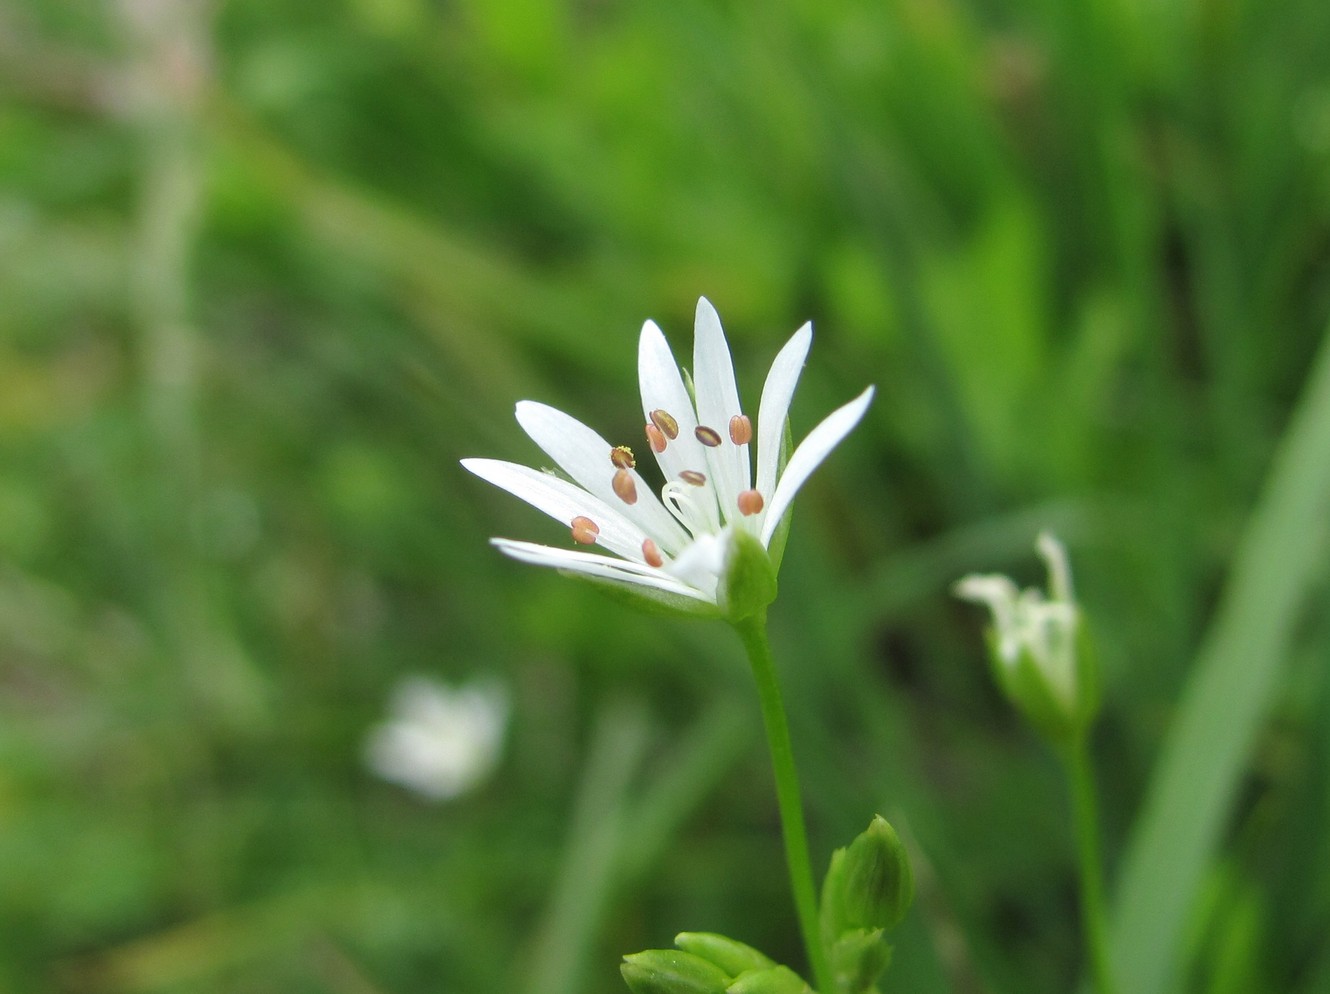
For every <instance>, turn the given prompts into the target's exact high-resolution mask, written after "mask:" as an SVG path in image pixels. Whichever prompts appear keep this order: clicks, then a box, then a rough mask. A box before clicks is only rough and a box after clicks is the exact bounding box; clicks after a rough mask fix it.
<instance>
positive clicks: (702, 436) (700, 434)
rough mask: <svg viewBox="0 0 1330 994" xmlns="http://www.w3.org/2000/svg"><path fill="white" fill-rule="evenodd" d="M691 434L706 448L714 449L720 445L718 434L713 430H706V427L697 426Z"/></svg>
mask: <svg viewBox="0 0 1330 994" xmlns="http://www.w3.org/2000/svg"><path fill="white" fill-rule="evenodd" d="M693 434H694V435H696V436H697V440H698V441H699V442H701V443H702V444H703V445H705V446H706V447H707V448H710V449H714V448H715V447H716V446H717V445H719V444H720V432H718V431H716V429H715V428H708V427H707V426H706V425H698V426H697V427H696V428H694V429H693Z"/></svg>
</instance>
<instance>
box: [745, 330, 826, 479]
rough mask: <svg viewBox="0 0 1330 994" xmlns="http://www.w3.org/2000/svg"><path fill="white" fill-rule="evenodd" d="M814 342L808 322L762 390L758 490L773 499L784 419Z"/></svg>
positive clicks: (788, 344) (775, 364) (782, 353)
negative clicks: (809, 348) (810, 346)
mask: <svg viewBox="0 0 1330 994" xmlns="http://www.w3.org/2000/svg"><path fill="white" fill-rule="evenodd" d="M812 342H813V326H812V325H811V324H809V323H807V322H805V323H804V326H803V327H802V328H800V329H799V330H798V331H796V332H795V333H794V337H793V338H791V339H790V340H789V341H788V342H786V343H785V347H784V348H783V349H781V350H780V352H779V353H778V354H777V356H776V361H775V362H773V363H772V364H771V372H769V373H767V382H766V384H765V385H764V386H763V387H762V402H761V405H760V406H759V407H758V412H757V490H758V493H760V494H761V495H762V496H763V497H764V498H766V499H768V500H770V498H771V496H772V494H773V493H774V492H775V489H776V468H777V466H778V465H779V464H780V447H781V439H782V438H783V437H784V435H785V419H786V418H787V417H789V415H790V400H791V399H792V398H793V397H794V388H795V386H796V385H798V383H799V373H800V372H801V371H802V370H803V368H804V360H805V359H806V358H807V357H808V347H809V345H811V344H812Z"/></svg>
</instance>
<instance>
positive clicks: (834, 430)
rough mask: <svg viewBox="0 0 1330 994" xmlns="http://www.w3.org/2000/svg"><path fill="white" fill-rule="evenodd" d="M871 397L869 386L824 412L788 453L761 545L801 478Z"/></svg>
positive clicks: (861, 412) (850, 427) (856, 418)
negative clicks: (820, 421)
mask: <svg viewBox="0 0 1330 994" xmlns="http://www.w3.org/2000/svg"><path fill="white" fill-rule="evenodd" d="M872 400H873V388H872V387H869V388H868V389H867V390H865V391H864V392H863V393H861V394H860V395H859V396H858V397H856V398H854V400H852V401H850V402H849V403H848V404H846V405H844V406H843V407H838V408H837V409H836V410H834V411H832V412H831V413H830V414H828V415H827V416H826V418H824V419H823V421H822V423H821V424H819V425H818V426H817V427H816V428H814V429H813V430H812V431H811V432H809V433H808V437H807V438H805V439H804V440H803V441H802V442H800V443H799V447H798V448H797V449H795V450H794V454H793V455H792V456H790V462H789V465H787V466H786V467H785V472H784V473H782V474H781V477H780V482H778V483H777V484H776V492H775V493H774V494H772V495H771V503H770V504H769V505H768V506H767V509H766V517H765V518H764V519H763V522H762V534H761V536H760V537H761V539H762V544H763V545H766V544H767V543H768V542H770V541H771V535H772V533H773V532H774V531H775V530H776V526H777V525H778V524H780V519H781V516H782V515H784V514H785V512H786V511H787V510H788V509H789V507H790V503H791V502H792V501H793V500H794V495H795V494H797V493H798V492H799V488H800V487H802V486H803V485H804V481H805V480H807V479H808V477H809V476H810V475H811V474H812V472H813V470H815V469H817V467H818V466H820V465H821V464H822V460H824V459H826V457H827V456H828V455H830V454H831V450H832V449H834V448H835V447H836V446H837V445H839V444H840V441H841V439H843V438H844V437H845V436H846V435H848V434H849V433H850V432H851V431H852V430H853V429H854V426H855V425H857V424H858V423H859V419H860V418H862V417H863V416H864V412H865V411H866V410H868V405H869V404H870V403H871V402H872Z"/></svg>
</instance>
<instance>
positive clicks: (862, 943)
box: [830, 928, 891, 994]
mask: <svg viewBox="0 0 1330 994" xmlns="http://www.w3.org/2000/svg"><path fill="white" fill-rule="evenodd" d="M830 957H831V972H832V975H833V976H834V977H835V980H836V989H837V990H838V991H842V992H844V994H861V992H866V991H869V990H872V988H873V985H874V984H875V983H877V978H878V977H880V976H882V974H883V972H885V970H886V969H887V965H888V964H889V963H890V962H891V946H889V945H887V943H886V941H885V940H884V939H883V938H882V929H880V928H875V929H871V930H870V929H866V928H860V929H855V930H853V931H850V932H843V933H842V934H841V937H840V938H839V939H837V940H836V942H835V944H834V945H832V947H831V951H830Z"/></svg>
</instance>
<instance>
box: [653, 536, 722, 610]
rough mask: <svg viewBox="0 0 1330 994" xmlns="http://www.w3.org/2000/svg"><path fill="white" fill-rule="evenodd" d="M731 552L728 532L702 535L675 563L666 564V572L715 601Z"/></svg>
mask: <svg viewBox="0 0 1330 994" xmlns="http://www.w3.org/2000/svg"><path fill="white" fill-rule="evenodd" d="M729 550H730V537H729V534H728V533H727V532H722V533H720V534H716V535H702V536H701V537H699V538H698V539H697V540H696V541H695V542H693V544H692V545H690V546H688V548H686V549H684V550H683V552H681V553H680V554H679V556H678V557H677V558H676V559H675V560H674V561H673V562H671V563H666V564H665V571H666V572H667V573H669V574H670V575H671V576H677V577H678V578H679V579H680V580H683V581H684V582H685V583H687V584H689V585H690V586H693V587H696V588H697V589H699V590H702V591H705V592H706V593H707V594H709V595H710V596H711V597H712V598H713V599H714V598H715V596H716V589H717V586H718V584H719V581H720V575H721V574H722V573H723V572H725V557H726V556H727V555H728V554H729Z"/></svg>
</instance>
